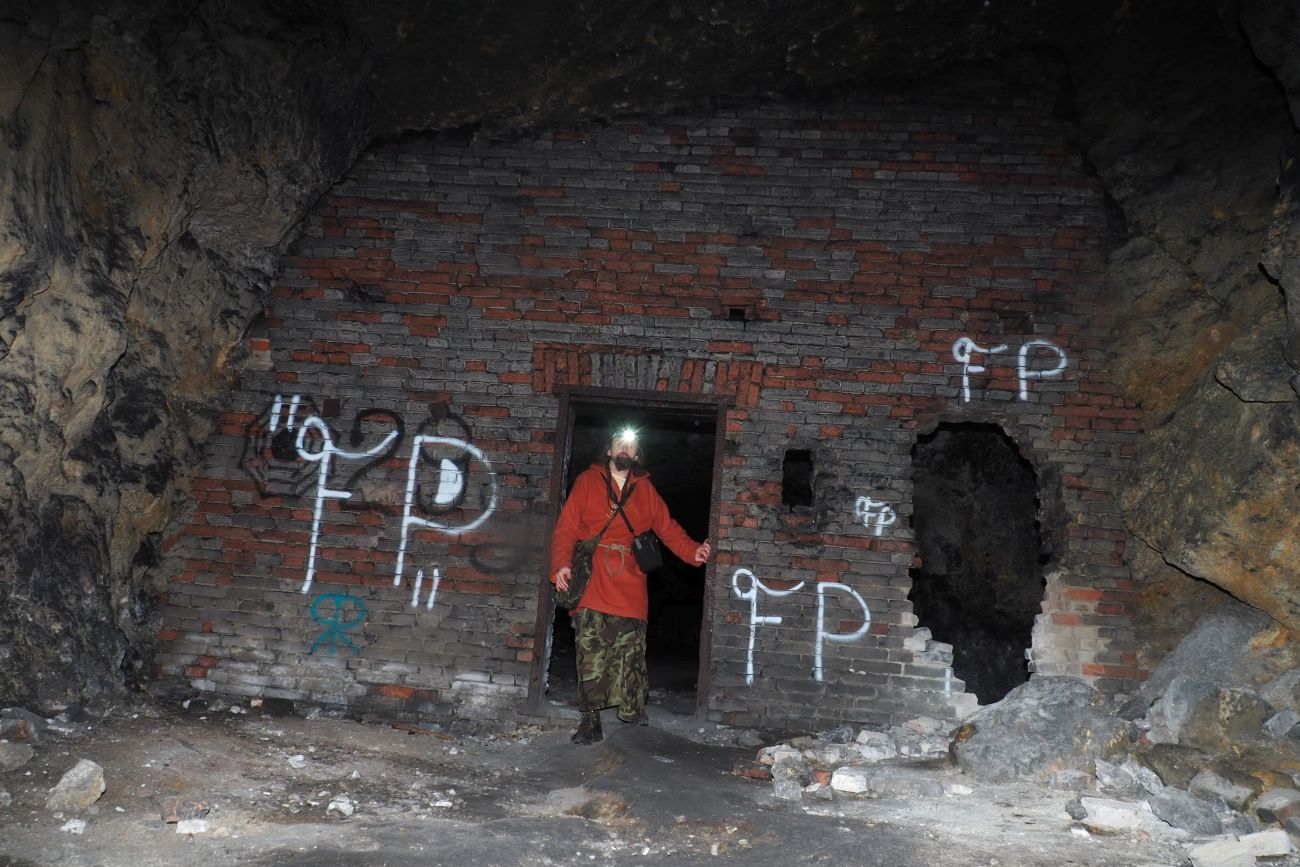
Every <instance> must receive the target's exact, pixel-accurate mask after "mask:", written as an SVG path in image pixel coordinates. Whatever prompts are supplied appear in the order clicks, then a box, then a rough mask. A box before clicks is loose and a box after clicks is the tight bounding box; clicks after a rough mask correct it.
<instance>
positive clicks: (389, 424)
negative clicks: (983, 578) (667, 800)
mask: <svg viewBox="0 0 1300 867" xmlns="http://www.w3.org/2000/svg"><path fill="white" fill-rule="evenodd" d="M1049 108H1050V106H1049V105H1048V103H1047V102H1046V101H1041V100H1037V99H1034V98H1027V97H1023V96H1020V97H1013V96H1011V95H1009V94H1006V93H1003V92H1001V91H999V90H998V89H996V88H994V87H979V86H972V87H971V88H970V89H968V90H967V91H966V92H963V93H961V94H956V93H948V94H923V95H917V94H913V95H910V96H908V97H906V98H901V97H900V98H896V99H891V100H888V101H884V102H880V103H876V104H863V103H858V104H854V105H853V106H851V107H849V106H839V107H835V108H816V109H814V108H808V107H792V106H778V107H765V108H761V109H752V110H738V111H731V112H725V113H720V114H718V115H717V116H714V117H707V118H680V119H672V120H668V121H666V122H664V123H662V124H646V125H626V126H619V127H615V128H603V129H595V128H593V129H584V130H570V131H560V132H550V133H545V134H540V135H537V136H536V137H534V138H527V139H522V140H517V141H506V142H500V141H489V140H487V139H482V138H480V139H475V140H473V141H471V142H468V143H466V142H455V141H451V140H444V139H436V138H435V139H428V140H421V141H405V142H402V143H399V144H391V145H387V146H381V147H376V148H374V149H373V150H371V151H370V152H368V153H366V154H365V155H364V156H363V158H362V159H361V160H360V161H359V163H358V164H357V166H356V167H355V169H354V171H353V172H352V173H351V174H350V175H349V176H348V177H347V178H346V179H345V180H344V181H343V182H341V183H340V184H339V185H338V186H337V187H336V188H335V189H334V190H333V192H332V194H331V195H330V196H329V197H328V198H326V199H325V200H324V201H322V202H321V203H320V205H319V207H318V208H317V209H316V211H315V213H314V215H313V217H312V219H311V221H310V223H309V225H307V226H306V227H305V230H304V233H303V236H302V238H301V240H300V241H299V242H298V244H297V245H296V249H295V252H294V254H293V255H292V256H291V257H289V258H287V259H286V260H285V261H284V263H283V268H282V271H281V274H280V276H279V279H278V283H277V288H276V289H275V290H274V293H273V297H272V299H271V301H270V303H269V305H268V308H267V312H266V316H265V317H264V319H263V320H262V321H260V322H259V323H257V324H256V325H255V327H254V328H253V329H252V330H250V335H249V338H248V340H247V347H246V349H247V354H246V358H245V359H244V361H243V362H242V364H243V368H242V373H243V376H242V381H241V386H240V387H239V388H238V390H237V391H236V392H235V393H234V394H233V395H232V396H231V398H230V405H229V406H228V407H226V408H225V412H224V414H223V417H222V422H221V426H220V430H219V431H218V433H217V435H216V436H214V437H213V438H212V442H211V447H210V449H209V451H208V454H207V458H206V461H205V463H204V465H203V466H202V468H201V470H200V473H199V477H198V478H197V479H196V482H195V485H194V494H195V507H194V511H193V515H192V517H191V518H189V519H188V520H187V522H186V523H185V525H184V526H178V527H177V528H176V532H175V533H174V535H173V536H172V538H171V540H170V542H169V548H170V560H169V562H170V564H171V574H172V576H173V577H172V579H171V582H170V585H169V587H168V592H167V597H166V600H165V603H166V604H165V606H164V621H165V622H164V627H163V629H162V633H161V636H160V637H161V639H162V640H161V641H160V650H159V653H158V657H157V660H158V667H159V673H160V675H162V676H163V677H171V678H184V679H187V680H188V681H189V682H190V683H191V684H192V685H193V686H194V687H197V688H199V689H202V690H211V691H215V692H218V693H222V694H230V695H267V696H278V697H286V698H292V699H299V700H304V701H317V702H334V703H339V704H346V705H348V706H351V707H354V708H359V709H376V710H379V711H381V712H384V713H388V714H392V715H395V716H411V717H426V718H441V717H446V716H450V715H462V716H474V715H478V714H484V713H498V712H500V711H502V710H503V709H507V710H508V709H510V708H520V707H522V706H523V704H524V703H525V701H526V698H527V693H528V684H529V681H530V677H531V676H532V675H533V674H534V673H535V666H536V665H538V664H540V663H539V660H540V659H541V658H542V657H544V655H545V641H544V639H545V633H544V632H543V633H541V634H539V633H538V632H537V630H536V628H535V624H536V623H539V622H545V621H546V618H545V616H543V617H541V618H539V617H538V606H539V603H544V602H545V601H546V597H544V596H542V595H541V594H540V593H539V584H540V582H541V581H542V579H543V572H544V570H545V566H544V565H542V564H543V563H544V556H543V545H544V542H545V540H546V533H547V530H548V521H549V515H550V514H551V511H552V505H553V504H552V503H551V502H550V498H551V490H552V488H551V485H552V476H553V473H554V469H555V467H554V464H555V460H556V458H557V452H556V445H555V431H556V428H557V422H558V418H557V406H558V401H557V396H556V390H557V388H561V387H565V386H582V387H603V388H617V389H631V390H643V391H647V392H657V393H659V394H661V395H670V394H686V395H712V396H715V397H716V398H718V399H719V400H725V401H726V416H725V419H726V424H725V430H723V431H722V432H721V433H722V435H723V436H725V455H724V460H723V466H722V472H721V479H720V485H719V487H718V489H717V490H715V492H714V494H715V497H716V498H717V504H716V508H715V514H716V532H715V534H714V539H715V541H716V547H717V552H718V553H717V557H716V562H715V563H714V565H713V567H712V568H713V574H712V581H711V588H712V589H711V594H712V595H711V598H710V599H709V600H708V603H709V605H710V608H711V611H712V623H711V626H712V629H711V645H710V647H709V648H707V651H706V653H707V658H708V659H709V661H710V662H709V665H710V670H709V675H710V676H709V693H708V695H707V696H705V703H706V705H707V708H708V713H709V715H710V716H711V717H712V718H713V719H715V720H719V721H723V722H728V723H734V724H770V725H781V724H790V723H795V722H801V723H803V724H807V723H809V722H831V721H836V720H860V721H876V722H884V721H889V720H894V721H898V720H902V719H906V718H909V717H911V716H916V715H918V714H925V713H928V714H934V715H944V716H952V715H954V714H957V713H959V712H960V711H962V710H965V709H969V707H970V706H971V705H972V704H973V702H974V700H973V697H972V696H969V695H967V694H965V693H963V691H962V684H961V682H960V681H959V680H956V679H954V677H953V675H952V672H951V670H950V669H949V668H948V667H947V665H946V660H945V658H944V656H943V654H942V652H938V653H936V652H935V651H934V650H933V648H931V649H928V650H927V643H926V642H925V641H923V640H918V638H916V637H914V635H913V627H914V625H915V618H914V616H913V614H912V612H911V606H910V603H909V602H908V599H907V594H908V590H909V586H910V578H909V574H908V570H909V568H910V567H911V566H912V565H913V563H914V559H915V558H916V549H915V546H914V544H913V540H912V533H911V530H910V516H911V508H910V503H909V495H910V490H911V487H910V481H909V478H910V472H911V469H910V467H911V463H910V462H911V458H910V452H911V449H912V447H913V445H914V444H915V442H916V438H917V436H918V435H920V434H923V433H925V432H927V431H929V430H933V429H934V427H935V426H936V425H937V424H939V423H941V422H951V421H979V422H985V423H990V422H991V423H995V424H997V425H999V426H1000V427H1001V428H1002V429H1003V430H1004V431H1005V432H1006V433H1007V434H1008V436H1010V437H1011V439H1012V440H1013V441H1014V442H1015V443H1016V444H1017V446H1018V447H1019V448H1020V450H1021V452H1022V453H1023V454H1024V455H1025V457H1026V458H1028V459H1029V460H1030V461H1031V462H1032V463H1033V465H1034V468H1035V470H1036V472H1037V474H1038V478H1039V482H1040V486H1041V490H1040V500H1041V501H1042V502H1043V503H1044V504H1046V505H1045V506H1044V508H1045V509H1046V508H1051V509H1055V510H1056V513H1057V516H1058V519H1059V520H1058V523H1059V525H1060V528H1061V533H1062V536H1063V540H1062V543H1061V546H1060V549H1059V552H1058V554H1059V556H1058V557H1057V559H1056V561H1055V562H1054V563H1053V564H1052V567H1053V568H1052V572H1051V574H1050V575H1049V576H1048V586H1047V592H1046V595H1045V598H1044V609H1043V613H1042V615H1041V616H1040V617H1039V620H1038V624H1037V626H1036V628H1035V633H1034V647H1033V650H1032V655H1033V661H1034V666H1035V667H1036V669H1037V670H1038V671H1040V672H1045V673H1052V674H1068V675H1073V676H1079V677H1083V678H1085V679H1087V680H1090V681H1092V682H1094V683H1096V684H1097V685H1098V686H1099V687H1102V688H1104V689H1108V690H1111V691H1122V690H1126V689H1129V688H1132V687H1133V686H1134V685H1135V683H1136V681H1137V679H1138V678H1139V677H1140V672H1138V671H1137V670H1136V669H1135V667H1134V666H1135V662H1134V655H1133V647H1132V643H1133V635H1132V633H1131V627H1130V618H1129V606H1130V605H1131V603H1132V590H1131V585H1130V583H1129V578H1128V574H1127V571H1126V569H1125V566H1124V561H1123V544H1124V535H1123V533H1122V529H1121V524H1120V518H1119V514H1118V510H1117V507H1116V505H1115V502H1114V497H1113V494H1114V490H1115V486H1116V483H1117V478H1118V473H1119V468H1120V466H1121V464H1122V462H1123V460H1124V458H1126V457H1127V455H1128V454H1129V451H1130V449H1131V448H1132V445H1131V444H1132V441H1133V436H1134V432H1135V429H1136V422H1135V419H1136V413H1135V412H1134V411H1133V409H1132V408H1131V407H1127V406H1125V405H1124V403H1123V401H1122V400H1121V399H1120V398H1119V397H1118V396H1117V394H1116V391H1115V389H1114V388H1113V387H1112V386H1111V384H1110V382H1109V379H1108V377H1107V373H1106V336H1107V333H1108V330H1109V325H1110V320H1109V314H1108V312H1107V311H1106V310H1105V309H1104V307H1103V305H1102V304H1101V299H1100V298H1099V289H1098V286H1097V284H1096V281H1095V275H1094V273H1093V272H1092V270H1091V263H1092V261H1093V259H1094V257H1095V256H1096V253H1097V250H1096V247H1097V244H1098V236H1099V234H1100V230H1101V227H1102V223H1103V217H1102V213H1101V203H1100V195H1099V192H1098V190H1097V188H1096V187H1095V185H1094V183H1093V182H1092V180H1091V179H1090V178H1089V177H1087V176H1086V174H1085V173H1084V171H1083V170H1082V168H1081V165H1080V161H1079V159H1078V158H1077V156H1076V155H1075V154H1074V153H1073V152H1072V151H1071V150H1070V148H1069V147H1068V146H1067V144H1066V136H1067V133H1068V130H1067V129H1065V128H1064V127H1062V126H1061V125H1060V124H1059V123H1058V122H1057V121H1056V120H1054V119H1053V118H1052V116H1051V113H1050V110H1049ZM741 314H743V316H742V315H741ZM790 449H802V450H808V451H810V452H811V453H812V454H813V456H814V461H815V467H816V476H817V479H816V493H815V501H814V505H813V507H812V508H809V509H801V510H800V509H796V510H792V509H790V508H789V507H787V506H783V505H782V503H781V485H780V479H781V464H782V459H783V457H784V455H785V454H786V452H787V450H790ZM399 563H400V567H399ZM777 619H779V623H778V622H776V620H777Z"/></svg>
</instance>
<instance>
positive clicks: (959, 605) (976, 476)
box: [909, 423, 1048, 704]
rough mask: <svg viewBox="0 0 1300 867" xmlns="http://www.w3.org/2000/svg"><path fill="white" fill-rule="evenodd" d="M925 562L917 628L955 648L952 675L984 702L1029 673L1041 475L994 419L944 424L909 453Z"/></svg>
mask: <svg viewBox="0 0 1300 867" xmlns="http://www.w3.org/2000/svg"><path fill="white" fill-rule="evenodd" d="M912 466H913V477H912V478H913V486H914V490H913V518H912V520H913V525H914V527H915V531H916V542H917V547H918V549H919V553H920V557H921V565H920V566H919V567H918V568H914V569H913V570H912V573H911V574H912V591H911V593H910V594H909V596H910V598H911V600H912V605H913V608H914V611H915V613H916V616H917V618H918V619H919V625H920V626H922V627H929V629H930V631H931V633H932V635H933V637H934V638H935V639H936V640H938V641H942V642H945V643H947V644H951V645H952V646H953V664H952V667H953V672H954V674H955V675H956V676H957V677H959V678H961V679H962V680H963V681H965V682H966V689H967V691H968V692H973V693H974V694H975V695H976V696H977V697H978V698H979V700H980V703H981V704H989V703H991V702H995V701H998V700H999V699H1001V698H1002V697H1003V696H1004V695H1006V694H1007V692H1009V691H1010V690H1011V689H1012V688H1014V687H1016V686H1018V685H1019V684H1021V683H1024V682H1025V681H1026V680H1028V679H1029V670H1028V666H1027V663H1026V660H1025V651H1026V650H1027V649H1028V648H1029V646H1030V642H1031V633H1032V629H1033V624H1034V617H1035V615H1036V614H1038V613H1039V611H1041V606H1042V601H1043V591H1044V586H1045V583H1044V579H1043V565H1044V564H1045V563H1046V562H1047V560H1048V556H1047V555H1046V554H1045V553H1044V551H1043V544H1042V533H1041V530H1040V527H1039V522H1038V479H1037V474H1036V473H1035V472H1034V468H1033V466H1032V465H1031V464H1030V463H1029V462H1028V461H1027V460H1025V459H1024V458H1023V457H1022V456H1021V454H1020V452H1019V450H1018V449H1017V448H1016V445H1015V443H1013V442H1012V441H1011V439H1010V438H1009V437H1008V436H1007V435H1006V434H1005V433H1003V431H1002V430H1001V429H1000V428H998V427H997V426H996V425H991V424H970V423H964V424H945V425H940V426H939V427H938V428H937V429H936V430H935V431H934V432H933V433H932V434H929V435H928V436H923V437H921V438H919V439H918V440H917V444H916V447H915V448H914V449H913V450H912Z"/></svg>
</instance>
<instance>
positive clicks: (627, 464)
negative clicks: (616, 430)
mask: <svg viewBox="0 0 1300 867" xmlns="http://www.w3.org/2000/svg"><path fill="white" fill-rule="evenodd" d="M607 454H608V455H609V462H610V463H611V464H612V465H613V466H614V469H616V470H618V471H619V472H620V473H626V472H627V471H628V470H630V469H632V468H633V467H634V466H636V464H637V461H638V460H640V459H641V445H640V443H638V442H637V439H636V437H635V436H630V435H623V436H617V437H614V439H613V440H611V441H610V444H609V451H608V452H607Z"/></svg>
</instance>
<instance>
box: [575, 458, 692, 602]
mask: <svg viewBox="0 0 1300 867" xmlns="http://www.w3.org/2000/svg"><path fill="white" fill-rule="evenodd" d="M609 483H610V475H609V465H608V464H604V463H596V464H592V465H591V466H590V467H588V468H587V469H585V470H583V471H582V473H581V474H579V476H578V478H577V479H575V480H574V482H573V490H572V491H570V492H569V498H568V500H566V501H565V503H564V508H563V509H562V510H561V511H560V520H559V521H557V522H556V524H555V532H554V533H553V534H552V535H551V583H552V584H554V583H555V571H556V570H557V569H559V568H560V567H562V566H571V565H573V562H572V560H573V546H574V544H575V543H577V542H578V541H579V540H581V539H590V538H591V537H592V536H595V535H596V534H597V533H599V532H600V528H601V527H603V526H605V522H606V521H608V520H609V516H610V514H611V510H612V509H613V507H614V504H613V503H612V502H610V499H609V488H608V484H609ZM633 483H635V484H636V488H635V489H633V491H632V494H631V496H630V497H628V499H627V502H625V503H624V504H623V514H624V515H627V519H628V521H629V522H630V523H631V524H632V530H628V528H627V524H626V523H624V522H623V519H622V518H615V519H614V521H613V523H611V524H610V525H609V529H607V530H606V531H605V535H603V536H601V537H600V545H599V546H598V547H597V548H596V555H595V557H594V558H593V559H592V568H591V583H590V584H588V585H587V590H586V592H585V593H583V595H582V601H581V602H579V603H578V605H577V607H575V608H574V609H573V610H574V611H578V610H581V609H583V608H590V609H592V610H594V611H602V612H604V613H605V614H614V615H617V616H619V617H634V618H636V619H638V620H645V619H646V616H647V615H648V613H649V607H650V606H649V595H648V592H647V590H646V575H645V573H644V572H642V571H641V569H640V567H638V566H637V565H636V558H635V557H633V556H632V551H631V548H632V535H633V532H632V531H633V530H634V531H635V532H636V533H644V532H645V531H646V530H654V531H655V533H656V534H657V535H658V536H659V539H660V541H662V542H663V543H664V545H665V546H666V547H667V548H668V550H670V551H672V552H673V553H674V554H676V555H677V556H678V557H680V558H681V559H682V560H684V561H685V562H687V563H691V564H694V562H695V551H696V549H697V548H699V546H700V543H699V542H694V541H692V540H691V537H690V536H688V535H686V531H685V530H683V529H682V528H681V525H680V524H678V523H677V522H676V521H674V520H673V519H672V516H671V515H669V514H668V506H667V505H666V504H665V503H664V501H663V498H662V497H660V496H659V492H658V491H656V490H655V488H654V485H652V484H650V474H649V473H646V472H633V473H630V474H629V475H628V479H627V482H626V484H629V485H631V484H633ZM614 490H615V491H616V492H618V488H617V486H615V488H614ZM619 493H621V492H619Z"/></svg>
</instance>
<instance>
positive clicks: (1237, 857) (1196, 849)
mask: <svg viewBox="0 0 1300 867" xmlns="http://www.w3.org/2000/svg"><path fill="white" fill-rule="evenodd" d="M1187 854H1188V855H1189V856H1190V857H1191V862H1192V867H1255V856H1254V855H1253V854H1252V853H1251V851H1250V847H1249V846H1247V845H1246V844H1244V843H1242V842H1241V841H1240V840H1234V839H1232V838H1231V837H1225V838H1223V839H1220V840H1213V841H1211V842H1209V843H1204V844H1202V845H1200V846H1193V847H1192V848H1191V850H1190V851H1189V852H1188V853H1187Z"/></svg>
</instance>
